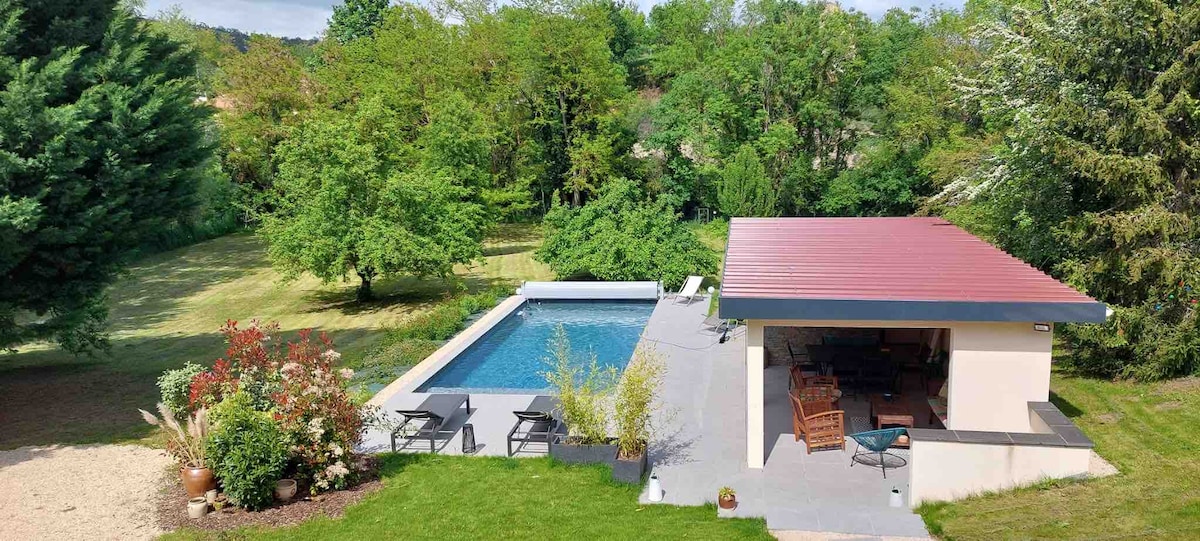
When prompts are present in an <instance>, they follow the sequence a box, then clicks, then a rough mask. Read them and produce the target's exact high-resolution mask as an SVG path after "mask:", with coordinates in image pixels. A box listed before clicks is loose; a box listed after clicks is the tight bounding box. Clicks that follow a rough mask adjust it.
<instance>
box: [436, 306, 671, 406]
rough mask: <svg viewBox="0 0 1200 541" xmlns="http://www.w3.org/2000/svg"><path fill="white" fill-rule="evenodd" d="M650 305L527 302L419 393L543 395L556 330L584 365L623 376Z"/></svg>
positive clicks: (448, 365) (645, 320)
mask: <svg viewBox="0 0 1200 541" xmlns="http://www.w3.org/2000/svg"><path fill="white" fill-rule="evenodd" d="M654 304H655V303H654V302H653V301H645V302H642V301H542V302H540V303H539V302H530V303H526V304H525V305H523V306H521V307H520V308H518V309H517V310H515V311H513V313H512V314H509V315H508V317H506V318H504V320H503V321H501V322H500V323H497V324H496V326H495V327H493V328H492V329H491V330H489V331H488V332H487V333H486V334H484V335H483V336H482V337H480V338H479V340H477V341H476V342H475V343H474V344H471V345H470V346H468V347H467V349H466V350H464V351H463V352H462V353H460V354H459V355H458V356H457V357H455V358H454V360H452V361H450V364H447V365H446V366H445V367H444V368H442V369H441V370H440V371H439V372H438V373H437V374H435V375H434V376H433V377H432V378H429V380H427V381H426V382H425V383H423V384H421V387H420V388H418V389H417V391H419V392H431V393H437V392H455V391H464V390H467V391H470V392H473V393H512V394H530V393H536V392H541V391H544V390H545V389H546V379H545V377H543V376H542V373H544V372H545V371H546V370H547V369H548V362H547V360H546V358H547V357H549V356H550V353H549V350H548V342H549V340H550V337H551V336H553V334H554V329H555V328H557V327H558V326H559V325H562V326H563V329H564V330H566V332H567V338H569V339H570V341H571V350H572V351H573V352H574V354H575V355H574V356H575V357H576V358H577V359H579V360H580V362H583V361H584V360H590V355H588V354H589V353H593V352H594V353H595V354H596V360H597V361H598V364H599V365H600V366H601V367H607V366H613V367H616V369H617V370H618V371H619V370H623V369H624V368H625V365H626V364H628V363H629V358H630V357H631V356H632V355H633V350H634V348H635V347H636V346H637V342H638V338H640V337H641V334H642V329H644V328H645V327H646V322H647V321H649V320H650V313H651V312H653V311H654Z"/></svg>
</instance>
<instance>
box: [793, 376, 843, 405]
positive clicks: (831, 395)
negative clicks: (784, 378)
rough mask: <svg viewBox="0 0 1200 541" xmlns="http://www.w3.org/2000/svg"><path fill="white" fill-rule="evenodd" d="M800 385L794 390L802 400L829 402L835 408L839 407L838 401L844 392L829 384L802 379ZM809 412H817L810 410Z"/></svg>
mask: <svg viewBox="0 0 1200 541" xmlns="http://www.w3.org/2000/svg"><path fill="white" fill-rule="evenodd" d="M799 383H800V386H799V387H796V388H795V389H794V391H795V392H796V395H797V396H799V397H800V401H801V402H829V403H830V404H831V405H832V406H833V409H836V408H838V401H839V400H841V398H842V392H841V391H839V390H838V389H837V387H834V386H833V385H828V384H820V385H818V384H811V383H808V382H807V381H805V380H801V381H800V382H799ZM809 413H815V412H813V411H809Z"/></svg>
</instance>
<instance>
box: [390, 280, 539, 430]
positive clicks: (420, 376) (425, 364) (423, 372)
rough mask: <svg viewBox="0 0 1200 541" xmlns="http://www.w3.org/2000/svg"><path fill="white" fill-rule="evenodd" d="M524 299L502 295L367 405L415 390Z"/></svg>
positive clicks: (523, 297) (523, 301)
mask: <svg viewBox="0 0 1200 541" xmlns="http://www.w3.org/2000/svg"><path fill="white" fill-rule="evenodd" d="M525 300H526V299H525V296H524V295H513V296H511V297H508V298H507V299H504V300H503V301H501V302H500V304H497V305H496V307H495V308H492V309H491V310H489V311H488V312H487V313H486V314H484V315H483V317H481V318H479V319H478V320H476V321H475V323H472V324H471V325H470V326H469V327H467V328H466V329H464V330H463V331H462V332H460V333H458V334H456V335H454V337H453V338H451V339H450V340H449V341H448V342H446V343H445V344H443V345H442V347H440V348H438V349H437V351H434V352H433V353H432V354H430V355H429V356H428V357H425V360H423V361H421V362H419V363H417V364H416V365H415V366H413V367H412V368H410V369H409V370H408V372H405V373H404V375H402V376H400V377H399V378H397V379H396V380H394V381H392V382H391V383H389V384H388V385H387V387H384V388H382V389H380V390H379V392H377V393H375V396H373V397H371V399H370V400H368V401H367V405H370V406H377V407H383V405H384V404H385V403H386V402H387V401H388V399H389V398H392V397H393V396H396V395H398V394H400V393H411V392H415V391H416V390H417V388H418V387H420V386H421V384H423V383H425V381H426V380H428V379H429V378H431V377H433V376H434V375H435V374H437V372H438V371H439V370H441V369H442V368H444V367H445V366H446V365H448V364H450V361H453V360H454V358H455V357H457V356H458V354H459V353H462V352H463V350H465V349H467V347H469V346H470V345H471V344H474V343H475V341H477V340H479V338H480V337H482V336H483V335H484V334H486V333H487V332H488V331H490V330H492V327H495V326H496V324H497V323H500V322H501V321H504V318H506V317H508V315H509V314H511V313H513V311H514V310H516V309H517V308H519V307H520V306H521V305H523V304H525Z"/></svg>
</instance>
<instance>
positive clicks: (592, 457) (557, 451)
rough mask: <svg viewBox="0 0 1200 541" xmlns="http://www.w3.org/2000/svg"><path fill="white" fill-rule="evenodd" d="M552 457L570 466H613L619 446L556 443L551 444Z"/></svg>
mask: <svg viewBox="0 0 1200 541" xmlns="http://www.w3.org/2000/svg"><path fill="white" fill-rule="evenodd" d="M550 456H551V457H553V458H554V459H556V460H561V461H563V462H566V463H568V464H605V465H610V466H611V465H612V464H613V462H616V460H617V444H615V443H613V444H607V445H576V444H573V443H562V442H556V443H551V444H550Z"/></svg>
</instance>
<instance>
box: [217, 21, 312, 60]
mask: <svg viewBox="0 0 1200 541" xmlns="http://www.w3.org/2000/svg"><path fill="white" fill-rule="evenodd" d="M196 27H197V28H200V29H202V30H209V31H212V32H213V33H214V34H216V35H217V37H219V38H222V39H228V40H229V42H230V43H232V44H233V46H234V47H237V50H239V51H241V52H243V53H244V52H246V46H247V44H249V43H250V34H247V33H245V32H242V31H241V30H238V29H236V28H225V27H223V26H217V27H212V26H208V25H207V24H204V23H196ZM279 39H281V40H283V43H284V45H287V46H289V47H297V46H298V47H304V48H307V47H312V46H313V45H316V44H317V40H316V39H304V38H279Z"/></svg>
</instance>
